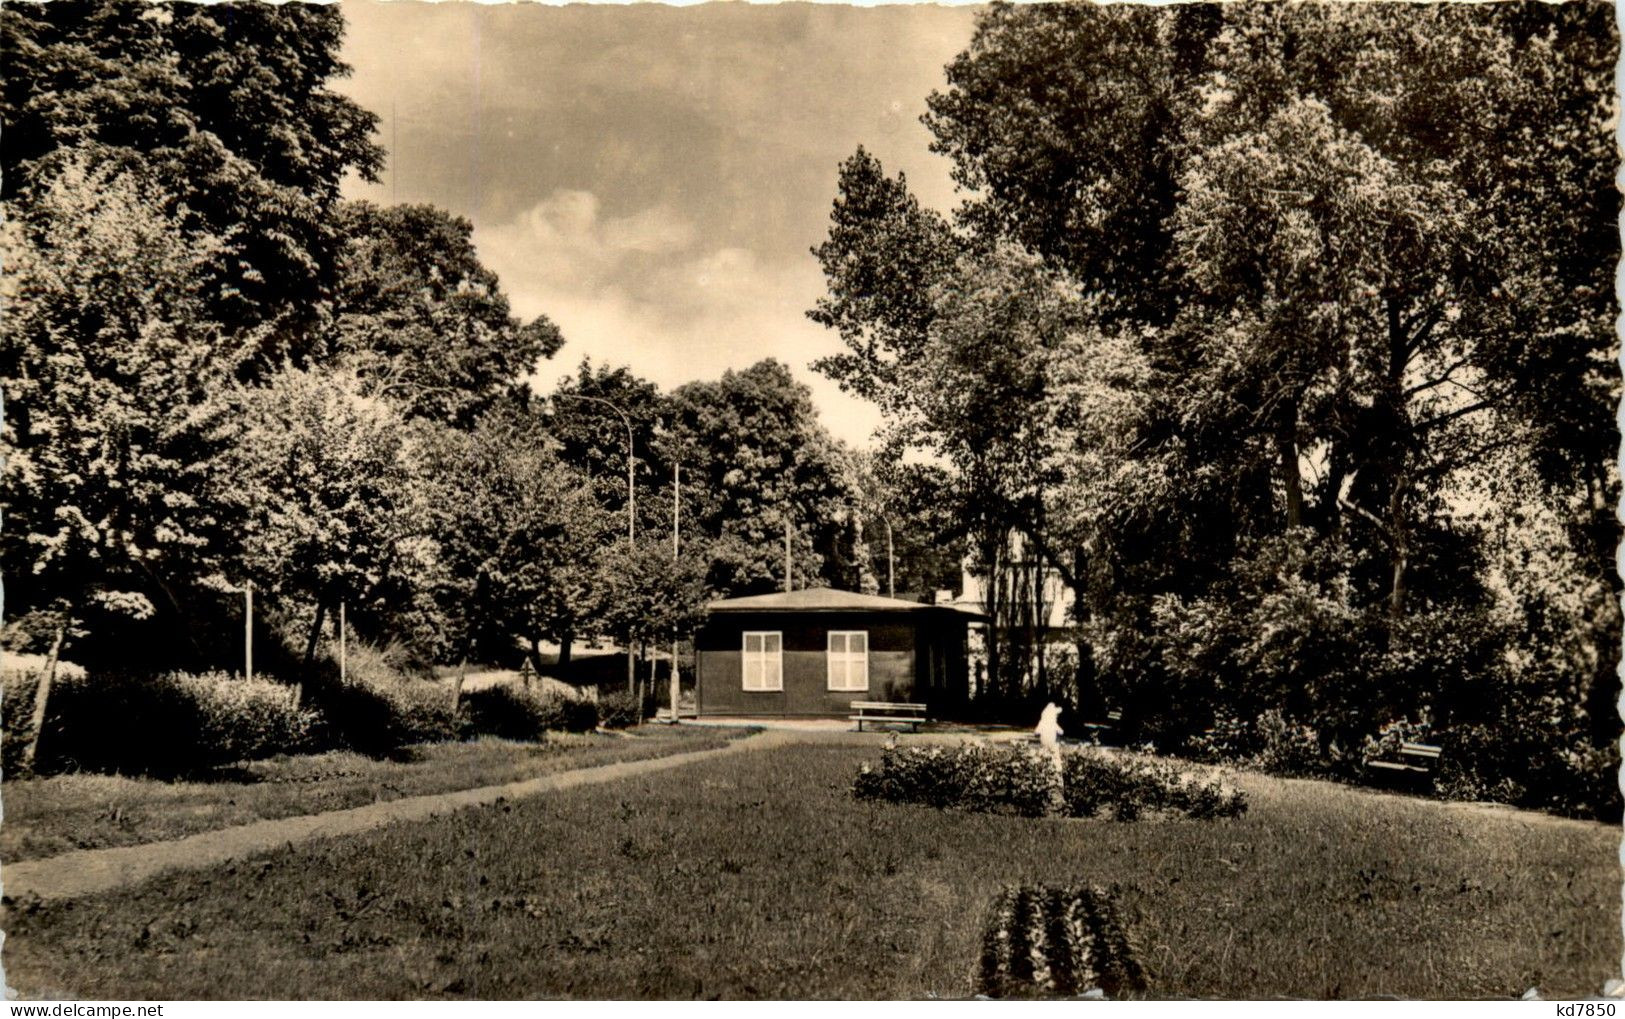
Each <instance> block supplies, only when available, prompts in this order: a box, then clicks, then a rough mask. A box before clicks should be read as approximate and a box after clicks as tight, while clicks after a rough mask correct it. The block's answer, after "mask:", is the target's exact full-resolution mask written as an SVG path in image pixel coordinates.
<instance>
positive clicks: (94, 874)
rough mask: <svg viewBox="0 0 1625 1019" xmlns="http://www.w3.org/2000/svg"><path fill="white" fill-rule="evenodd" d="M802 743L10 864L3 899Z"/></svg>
mask: <svg viewBox="0 0 1625 1019" xmlns="http://www.w3.org/2000/svg"><path fill="white" fill-rule="evenodd" d="M804 738H805V736H800V737H798V736H797V734H795V733H790V732H760V733H757V734H755V735H752V736H746V737H744V738H743V739H738V740H735V741H734V742H732V743H729V744H728V745H727V746H725V747H718V748H715V749H711V750H690V751H687V752H685V753H679V754H671V755H668V756H666V757H651V758H645V759H643V760H638V761H622V762H619V763H616V764H604V765H599V766H598V767H594V768H580V769H577V770H575V771H563V772H558V773H556V774H552V775H542V776H540V777H538V778H530V779H525V780H523V781H519V782H510V783H508V784H506V785H492V786H483V787H481V788H478V789H463V790H459V791H456V792H448V793H434V794H431V795H427V796H412V797H408V798H405V799H400V800H390V801H387V802H384V803H372V804H368V805H367V806H364V807H351V808H350V809H348V810H332V811H328V812H326V813H322V814H306V815H304V816H301V817H282V818H276V819H273V820H267V821H255V822H253V823H251V824H244V825H238V826H237V827H234V828H223V829H220V830H219V831H211V832H204V833H202V834H199V835H189V836H187V837H186V838H183V839H175V840H173V841H169V842H149V843H147V844H145V845H139V846H120V847H117V848H113V849H81V850H76V851H74V852H71V853H62V854H60V855H58V856H52V857H47V858H46V859H43V860H25V861H23V862H21V863H9V864H6V865H5V866H4V867H3V868H0V891H4V894H5V897H6V898H7V899H9V900H12V901H22V900H33V899H70V898H77V897H79V896H83V895H92V894H95V893H96V892H104V891H108V890H111V889H114V888H122V887H124V886H126V885H132V884H135V883H137V882H139V881H145V880H146V879H147V878H150V877H153V876H154V875H156V874H161V873H163V872H164V871H169V870H183V869H195V868H200V867H208V866H211V865H213V864H217V863H223V862H225V861H226V860H230V859H236V858H240V857H244V856H248V855H250V854H253V853H260V852H265V851H266V850H269V849H277V848H280V847H282V846H285V845H292V844H293V843H296V842H306V841H309V840H311V839H320V838H331V837H334V836H338V835H353V834H355V833H356V832H363V831H368V830H370V829H373V828H380V827H382V826H384V825H386V824H394V823H396V822H399V821H423V820H427V819H428V818H432V817H435V816H437V815H440V814H446V813H449V812H451V811H454V810H461V809H463V808H465V807H477V806H482V805H485V804H489V803H495V802H496V801H497V800H502V799H507V800H517V799H522V798H524V797H527V796H535V795H538V794H540V793H548V792H556V791H558V790H561V789H573V788H575V787H576V786H582V785H593V784H596V783H599V782H613V781H615V780H616V779H621V778H630V777H631V776H633V775H646V774H649V773H651V772H657V771H666V770H668V769H670V768H680V767H682V766H683V765H685V764H693V763H694V762H696V761H703V760H707V759H709V758H713V757H722V756H726V755H728V754H737V753H742V752H747V751H755V750H767V749H771V748H773V747H778V746H784V745H785V744H788V743H795V742H799V741H800V740H801V739H804Z"/></svg>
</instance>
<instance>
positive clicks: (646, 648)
mask: <svg viewBox="0 0 1625 1019" xmlns="http://www.w3.org/2000/svg"><path fill="white" fill-rule="evenodd" d="M643 653H644V656H645V657H647V658H648V659H649V697H651V698H652V697H654V694H655V657H654V655H651V654H649V645H648V644H645V645H643ZM643 701H644V698H643V697H642V696H639V697H638V724H639V725H642V724H643Z"/></svg>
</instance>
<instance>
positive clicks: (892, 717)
mask: <svg viewBox="0 0 1625 1019" xmlns="http://www.w3.org/2000/svg"><path fill="white" fill-rule="evenodd" d="M852 712H853V713H852V714H850V715H848V716H847V720H848V721H852V722H856V723H858V731H859V732H862V731H863V723H864V722H890V723H893V724H897V725H907V726H909V727H910V731H912V732H919V731H920V723H921V722H923V721H925V705H924V704H906V703H903V702H901V701H853V702H852Z"/></svg>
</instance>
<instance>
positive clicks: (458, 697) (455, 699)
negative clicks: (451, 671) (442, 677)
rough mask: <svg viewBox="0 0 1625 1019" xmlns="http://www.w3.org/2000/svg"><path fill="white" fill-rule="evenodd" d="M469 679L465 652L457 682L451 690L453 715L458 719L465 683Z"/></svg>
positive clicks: (458, 666)
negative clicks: (458, 709)
mask: <svg viewBox="0 0 1625 1019" xmlns="http://www.w3.org/2000/svg"><path fill="white" fill-rule="evenodd" d="M467 679H468V652H467V651H464V652H463V657H462V660H461V661H459V662H458V663H457V682H456V683H455V684H453V685H452V688H451V713H452V717H454V718H455V717H456V715H457V708H458V706H459V705H460V704H462V702H463V683H464V682H465V681H466V680H467Z"/></svg>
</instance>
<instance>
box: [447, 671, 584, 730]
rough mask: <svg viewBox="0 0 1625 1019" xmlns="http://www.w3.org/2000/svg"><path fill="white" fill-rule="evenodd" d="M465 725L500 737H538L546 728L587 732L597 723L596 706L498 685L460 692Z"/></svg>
mask: <svg viewBox="0 0 1625 1019" xmlns="http://www.w3.org/2000/svg"><path fill="white" fill-rule="evenodd" d="M463 711H464V712H465V717H466V719H467V724H468V726H469V728H470V729H471V730H472V731H474V732H478V733H485V734H487V735H491V736H501V737H503V738H504V739H516V740H539V739H541V738H542V734H543V733H544V732H546V731H548V730H550V729H551V730H553V731H555V732H590V731H591V730H592V729H594V728H596V727H597V726H598V708H597V706H596V705H594V704H593V703H592V702H591V701H588V700H582V699H580V698H576V697H544V696H540V695H538V694H534V693H532V692H530V691H529V690H526V689H524V688H522V687H518V686H513V685H502V686H493V687H487V688H486V689H484V690H474V691H470V692H469V693H466V694H464V695H463Z"/></svg>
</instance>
